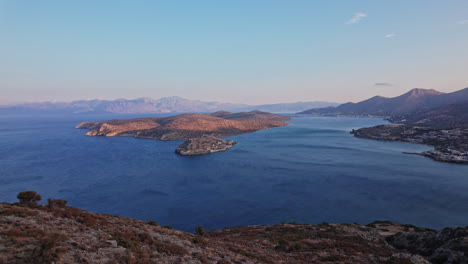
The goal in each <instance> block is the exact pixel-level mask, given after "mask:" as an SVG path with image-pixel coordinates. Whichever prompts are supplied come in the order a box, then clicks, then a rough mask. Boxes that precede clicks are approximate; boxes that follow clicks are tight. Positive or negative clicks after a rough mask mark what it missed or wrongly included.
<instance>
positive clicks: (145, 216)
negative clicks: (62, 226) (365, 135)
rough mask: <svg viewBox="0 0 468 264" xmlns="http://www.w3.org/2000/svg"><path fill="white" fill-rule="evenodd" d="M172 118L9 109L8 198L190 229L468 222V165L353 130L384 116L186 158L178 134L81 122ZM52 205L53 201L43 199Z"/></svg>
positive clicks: (1, 175)
mask: <svg viewBox="0 0 468 264" xmlns="http://www.w3.org/2000/svg"><path fill="white" fill-rule="evenodd" d="M142 116H146V117H148V116H167V114H166V115H154V114H153V115H148V114H146V115H141V114H139V115H110V114H108V115H72V114H69V115H65V114H64V115H39V114H38V115H1V116H0V201H5V202H15V201H16V195H17V193H18V192H20V191H25V190H35V191H37V192H38V193H39V194H41V195H42V197H43V200H46V199H47V198H53V199H65V200H67V201H68V202H69V205H70V206H74V207H79V208H82V209H85V210H88V211H91V212H96V213H106V214H116V215H120V216H126V217H131V218H136V219H140V220H144V221H149V220H154V221H156V222H157V223H158V224H160V225H170V226H172V227H173V228H176V229H181V230H184V231H189V232H193V230H194V228H195V227H196V226H198V225H202V226H204V227H205V228H206V229H220V228H224V227H233V226H239V225H263V224H279V223H281V222H297V223H307V224H318V223H323V222H328V223H360V224H367V223H370V222H373V221H376V220H388V221H395V222H400V223H406V224H413V225H417V226H421V227H428V228H435V229H440V228H443V227H449V226H450V227H452V226H466V225H468V166H466V165H457V164H449V163H441V162H435V161H433V160H431V159H429V158H426V157H422V156H418V155H408V154H403V153H402V152H421V151H425V150H429V149H431V147H429V146H424V145H416V144H406V143H396V142H378V141H373V140H367V139H360V138H356V137H353V136H352V135H351V134H350V133H349V132H350V130H352V129H356V128H361V127H369V126H374V125H378V124H386V123H387V122H386V121H385V120H383V119H379V118H345V117H311V116H296V117H294V118H293V119H292V120H291V121H289V126H286V127H279V128H273V129H269V130H263V131H258V132H255V133H251V134H244V135H240V136H234V137H230V138H229V139H232V140H235V141H237V142H238V144H237V145H236V146H235V147H233V148H232V149H230V150H228V151H226V152H220V153H216V154H211V155H203V156H195V157H184V156H179V155H177V154H175V153H174V150H175V148H176V147H177V146H178V145H179V144H180V143H181V141H158V140H150V139H136V138H131V137H86V136H85V133H86V130H82V129H75V128H74V127H75V126H76V125H77V124H78V123H80V122H83V121H102V120H109V119H114V118H122V119H128V118H133V117H142ZM43 202H44V201H43Z"/></svg>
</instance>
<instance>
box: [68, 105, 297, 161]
mask: <svg viewBox="0 0 468 264" xmlns="http://www.w3.org/2000/svg"><path fill="white" fill-rule="evenodd" d="M289 120H290V118H289V117H286V116H282V115H277V114H272V113H267V112H262V111H250V112H241V113H231V112H227V111H218V112H215V113H211V114H191V113H189V114H180V115H175V116H170V117H149V118H135V119H129V120H124V119H114V120H109V121H102V122H83V123H80V124H79V125H77V126H76V128H79V129H89V132H87V133H86V135H87V136H105V137H114V136H131V137H135V138H149V139H157V140H186V141H185V142H184V143H182V144H181V145H180V146H179V147H177V149H176V153H178V154H180V155H189V156H192V155H202V154H209V153H215V152H220V151H225V150H228V149H230V148H231V147H233V146H234V145H235V144H236V142H234V141H231V140H222V139H220V138H224V137H230V136H236V135H241V134H246V133H252V132H255V131H258V130H264V129H270V128H275V127H282V126H287V125H288V123H286V121H289Z"/></svg>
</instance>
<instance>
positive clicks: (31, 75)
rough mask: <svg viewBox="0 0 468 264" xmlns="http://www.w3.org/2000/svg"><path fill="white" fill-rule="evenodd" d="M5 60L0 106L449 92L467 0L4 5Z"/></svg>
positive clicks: (0, 54) (466, 40)
mask: <svg viewBox="0 0 468 264" xmlns="http://www.w3.org/2000/svg"><path fill="white" fill-rule="evenodd" d="M0 62H1V63H0V91H1V94H2V95H1V97H0V103H11V102H21V101H46V100H55V101H57V100H58V101H70V100H75V99H90V98H106V99H115V98H121V97H124V98H129V99H132V98H137V97H153V98H159V97H165V96H173V95H177V96H182V97H186V98H190V99H200V100H216V101H224V102H239V103H252V104H260V103H276V102H294V101H314V100H326V101H338V102H345V101H358V100H362V99H365V98H368V97H371V96H373V95H376V94H380V95H384V96H395V95H398V94H401V93H403V92H405V91H407V90H409V89H411V88H415V87H419V88H434V89H437V90H440V91H445V92H449V91H454V90H458V89H462V88H464V87H468V74H467V72H468V1H466V0H447V1H440V0H393V1H383V0H382V1H378V0H361V1H352V0H349V1H343V0H323V1H318V0H317V1H306V0H304V1H294V0H291V1H284V0H281V1H279V0H278V1H274V0H269V1H267V0H244V1H242V0H241V1H239V0H237V1H227V0H226V1H215V0H213V1H203V0H199V1H189V0H186V1H178V0H170V1H169V0H168V1H130V0H129V1H85V0H81V1H58V0H57V1H47V0H43V1H26V0H11V1H8V0H0ZM376 83H379V84H380V85H375V84H376Z"/></svg>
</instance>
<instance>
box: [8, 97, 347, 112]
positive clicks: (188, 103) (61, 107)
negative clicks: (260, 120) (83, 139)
mask: <svg viewBox="0 0 468 264" xmlns="http://www.w3.org/2000/svg"><path fill="white" fill-rule="evenodd" d="M336 105H338V104H336V103H328V102H297V103H284V104H268V105H247V104H231V103H220V102H204V101H199V100H189V99H185V98H181V97H178V96H173V97H165V98H160V99H151V98H139V99H134V100H127V99H117V100H98V99H95V100H80V101H73V102H42V103H41V102H38V103H26V104H17V105H10V106H0V113H8V114H17V113H45V114H57V113H58V114H64V113H69V114H70V113H73V114H102V113H116V114H132V113H172V112H176V113H186V112H192V113H193V112H196V113H203V112H213V111H219V110H223V109H224V110H229V111H252V110H255V109H257V110H261V111H270V112H277V113H285V112H288V113H294V112H298V111H303V110H306V109H310V108H317V107H326V106H336Z"/></svg>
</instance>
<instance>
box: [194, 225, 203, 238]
mask: <svg viewBox="0 0 468 264" xmlns="http://www.w3.org/2000/svg"><path fill="white" fill-rule="evenodd" d="M195 234H197V235H199V236H203V235H204V234H205V228H204V227H203V226H197V228H195Z"/></svg>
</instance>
